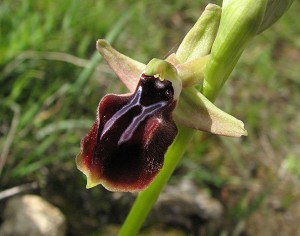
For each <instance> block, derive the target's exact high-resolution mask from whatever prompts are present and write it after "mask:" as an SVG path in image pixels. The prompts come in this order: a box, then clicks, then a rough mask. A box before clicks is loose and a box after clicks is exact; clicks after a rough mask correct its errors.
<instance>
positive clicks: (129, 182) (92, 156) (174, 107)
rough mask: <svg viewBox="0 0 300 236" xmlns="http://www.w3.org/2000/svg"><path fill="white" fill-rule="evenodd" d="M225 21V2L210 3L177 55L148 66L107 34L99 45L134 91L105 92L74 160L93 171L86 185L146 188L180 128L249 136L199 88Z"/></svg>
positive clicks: (85, 169) (127, 85) (89, 171)
mask: <svg viewBox="0 0 300 236" xmlns="http://www.w3.org/2000/svg"><path fill="white" fill-rule="evenodd" d="M219 19H220V8H219V7H218V6H215V5H208V7H207V8H206V11H205V12H204V13H203V15H202V16H201V17H200V19H199V20H198V22H197V23H196V24H195V26H194V27H193V28H192V29H191V31H190V32H189V33H188V34H187V35H186V37H185V38H184V40H183V42H182V43H181V45H180V46H179V48H178V50H177V52H176V53H175V54H171V55H170V56H169V57H167V58H166V59H165V60H161V59H156V58H154V59H152V60H151V61H150V62H149V63H148V64H147V65H145V64H143V63H140V62H138V61H135V60H133V59H131V58H129V57H127V56H125V55H123V54H121V53H119V52H118V51H116V50H115V49H114V48H113V47H112V46H111V45H109V44H108V43H107V42H106V41H105V40H102V39H101V40H98V41H97V44H96V47H97V50H98V51H99V52H100V54H101V55H102V56H103V58H104V59H105V60H106V61H107V63H108V64H109V66H110V67H111V69H112V70H113V71H114V72H115V74H116V75H117V76H118V77H119V79H120V80H121V81H122V82H123V83H124V84H125V86H126V87H127V88H128V89H129V93H128V94H122V95H116V94H108V95H106V96H104V97H103V98H102V99H101V101H100V103H99V105H98V108H97V114H96V121H95V123H94V124H93V126H92V128H91V130H90V131H89V133H88V134H87V135H86V136H85V137H84V138H83V139H82V142H81V152H80V153H79V155H78V156H77V157H76V163H77V167H78V169H79V170H81V171H82V172H83V173H84V174H85V175H86V176H87V188H91V187H94V186H96V185H98V184H102V185H103V186H104V187H105V188H107V189H108V190H111V191H129V192H136V191H142V190H143V189H145V188H146V187H147V186H148V185H149V184H150V183H151V182H152V181H153V179H154V178H155V176H156V175H157V174H158V172H159V171H160V169H161V168H162V166H163V162H164V155H165V153H166V151H167V149H168V147H169V146H170V145H171V143H172V142H173V140H174V138H175V136H176V134H177V126H184V127H189V128H192V129H196V130H201V131H206V132H210V133H213V134H218V135H224V136H230V137H240V136H242V135H247V131H246V130H245V129H244V124H243V122H242V121H240V120H238V119H236V118H234V117H233V116H231V115H229V114H227V113H225V112H224V111H222V110H221V109H219V108H217V107H216V106H215V105H214V104H213V103H211V102H210V101H209V100H208V99H207V98H206V97H205V96H204V95H203V94H201V92H200V91H199V90H198V89H197V88H196V85H201V83H202V82H203V78H204V75H203V69H204V68H205V65H206V62H207V61H208V58H209V52H210V50H211V46H212V42H213V39H214V37H215V35H216V32H217V30H218V23H219ZM203 25H205V28H204V27H203ZM204 29H205V30H204ZM201 38H205V43H203V42H201V40H199V39H201Z"/></svg>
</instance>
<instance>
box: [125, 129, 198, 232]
mask: <svg viewBox="0 0 300 236" xmlns="http://www.w3.org/2000/svg"><path fill="white" fill-rule="evenodd" d="M193 134H194V131H193V130H192V129H187V128H180V129H179V132H178V135H177V136H176V139H175V141H174V142H173V144H172V145H171V146H170V148H169V149H168V151H167V153H166V155H165V163H164V166H163V168H162V170H161V171H160V173H159V174H158V176H157V177H156V179H155V180H154V181H153V183H152V184H151V185H150V186H149V187H148V188H147V189H146V190H144V191H143V192H141V193H139V195H138V197H137V199H136V200H135V202H134V205H133V206H132V208H131V210H130V213H129V215H128V216H127V218H126V220H125V222H124V224H123V226H122V228H121V230H120V232H119V236H128V235H131V236H133V235H136V234H137V233H138V231H139V229H140V228H141V226H142V225H143V223H144V221H145V219H146V217H147V216H148V214H149V212H150V210H151V209H152V207H153V205H154V204H155V202H156V200H157V198H158V196H159V194H160V193H161V191H162V190H163V188H164V187H165V185H166V183H167V182H168V180H169V178H170V177H171V175H172V173H173V171H174V170H175V168H176V166H177V165H178V163H179V162H180V160H181V157H182V156H183V154H184V152H185V150H186V147H187V145H188V144H189V142H190V140H191V138H192V136H193Z"/></svg>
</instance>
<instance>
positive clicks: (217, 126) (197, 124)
mask: <svg viewBox="0 0 300 236" xmlns="http://www.w3.org/2000/svg"><path fill="white" fill-rule="evenodd" d="M173 118H174V120H175V121H176V122H177V123H178V124H180V125H182V126H185V127H189V128H193V129H197V130H202V131H207V132H210V133H213V134H218V135H223V136H230V137H240V136H242V135H244V136H247V130H246V129H245V128H244V123H243V122H242V121H240V120H238V119H236V118H235V117H233V116H231V115H229V114H227V113H226V112H224V111H222V110H221V109H219V108H217V107H216V106H215V105H214V104H213V103H212V102H210V101H209V100H208V99H207V98H206V97H204V96H203V95H202V94H201V93H200V92H199V91H198V90H197V89H195V88H193V87H191V88H186V89H184V90H183V91H182V92H181V95H180V99H179V101H178V104H177V106H176V109H175V111H174V112H173Z"/></svg>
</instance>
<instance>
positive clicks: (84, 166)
mask: <svg viewBox="0 0 300 236" xmlns="http://www.w3.org/2000/svg"><path fill="white" fill-rule="evenodd" d="M173 95H174V90H173V87H172V84H171V82H170V81H167V80H164V81H161V80H160V79H158V78H154V77H152V76H145V75H142V76H141V78H140V82H139V84H138V86H137V88H136V90H135V92H134V94H132V95H127V96H126V95H114V94H109V95H106V96H105V97H104V98H103V99H102V100H101V101H100V104H99V107H98V114H97V121H96V122H95V124H94V125H93V127H92V129H91V130H90V132H89V133H88V134H87V135H86V137H85V138H84V139H83V140H82V150H81V153H80V154H79V155H78V157H77V165H78V167H79V169H80V170H82V171H83V172H84V173H85V174H86V175H87V176H88V187H92V186H95V185H97V184H103V185H104V186H105V187H106V188H107V189H109V190H113V191H140V190H142V189H144V188H145V187H147V186H148V185H149V184H150V183H151V181H152V180H153V179H154V177H155V176H156V175H157V173H158V172H159V170H160V169H161V167H162V165H163V160H164V154H165V152H166V151H167V149H168V147H169V145H171V143H172V142H173V140H174V138H175V136H176V134H177V128H176V125H175V123H174V121H173V119H172V111H173V110H174V108H175V103H176V102H175V101H174V99H173Z"/></svg>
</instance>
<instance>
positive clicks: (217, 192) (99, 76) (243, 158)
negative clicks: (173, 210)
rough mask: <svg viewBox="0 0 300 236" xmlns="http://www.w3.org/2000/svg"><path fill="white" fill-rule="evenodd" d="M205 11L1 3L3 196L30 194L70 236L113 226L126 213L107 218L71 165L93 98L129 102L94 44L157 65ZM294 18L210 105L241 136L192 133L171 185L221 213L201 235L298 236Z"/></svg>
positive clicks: (182, 1)
mask: <svg viewBox="0 0 300 236" xmlns="http://www.w3.org/2000/svg"><path fill="white" fill-rule="evenodd" d="M208 2H209V1H195V0H194V1H192V0H176V1H156V0H154V1H146V0H143V1H130V0H119V1H111V0H98V1H96V0H87V1H79V0H65V1H53V0H43V1H34V0H26V1H21V0H14V1H11V0H2V1H1V2H0V26H1V27H0V104H1V105H0V154H1V163H2V164H1V165H0V171H1V173H0V174H1V175H0V193H1V190H5V189H8V188H11V187H14V186H19V185H22V184H25V183H32V182H34V183H37V184H38V186H39V187H38V189H35V190H32V191H33V192H35V193H37V194H39V195H41V196H43V197H44V198H46V199H47V200H49V201H50V202H52V203H54V204H55V205H57V206H58V207H59V208H60V209H61V210H62V211H63V213H64V214H65V215H66V217H67V220H68V234H69V235H83V234H96V232H98V231H99V230H100V231H101V230H102V229H104V228H105V227H106V226H109V225H119V224H121V223H122V222H123V220H124V217H125V216H126V214H127V211H128V209H129V208H128V207H129V206H127V207H124V208H125V209H123V208H122V207H123V205H122V206H120V207H119V208H118V209H117V210H116V208H117V206H116V205H118V204H121V203H119V202H118V201H114V202H112V200H111V193H109V192H107V191H106V190H105V189H103V188H102V187H101V186H98V187H96V188H94V189H91V190H86V189H85V178H84V176H83V175H82V174H81V172H79V171H77V169H76V166H75V163H74V158H75V156H76V154H77V153H78V152H79V147H80V145H79V143H80V139H81V138H82V137H83V136H84V135H85V134H86V133H87V131H88V130H89V128H90V126H91V124H92V123H93V121H94V119H95V111H96V107H97V105H98V102H99V100H100V99H101V97H102V96H103V95H104V94H106V93H108V92H114V93H122V92H126V89H125V87H124V86H123V85H122V84H121V83H120V82H119V81H118V80H117V79H116V76H115V75H114V74H113V73H112V72H111V71H110V69H109V68H108V66H107V65H106V64H105V62H104V61H102V60H101V58H100V56H99V55H98V54H95V42H96V40H97V39H99V38H106V39H109V40H110V42H111V43H112V44H113V46H114V47H115V48H116V49H118V50H119V51H121V52H122V53H124V54H126V55H128V56H130V57H133V58H135V59H136V60H139V61H142V62H144V63H148V61H149V60H150V59H151V58H153V57H157V58H165V57H166V56H167V55H169V54H170V53H171V52H174V51H175V50H176V48H177V47H178V46H179V43H180V42H181V40H182V38H183V37H184V35H185V33H186V32H187V31H188V30H189V29H190V28H191V27H192V25H193V23H195V21H196V20H197V19H198V17H199V16H200V14H201V12H202V11H203V9H204V7H205V6H206V4H207V3H208ZM210 2H213V3H216V4H219V5H221V1H210ZM299 12H300V4H299V1H295V2H294V4H293V5H292V7H291V8H290V9H289V11H288V12H286V14H285V15H284V16H283V17H282V18H281V19H280V20H279V22H277V23H276V24H275V25H273V26H272V27H271V28H270V29H268V30H267V31H265V32H263V33H262V34H261V35H259V36H257V37H256V38H255V40H253V41H252V42H251V43H250V44H249V46H248V47H247V49H246V51H245V52H244V53H243V55H242V57H241V60H240V61H239V63H238V65H237V67H236V69H235V70H234V72H233V74H232V75H231V78H230V79H229V81H228V82H227V84H226V85H225V87H224V89H223V90H222V92H221V94H220V96H219V97H218V99H217V102H216V103H217V105H218V106H219V107H220V108H222V109H223V110H225V111H226V112H228V113H230V114H232V115H234V116H235V117H238V118H239V119H241V120H243V121H244V123H245V124H246V128H247V130H248V133H249V136H248V137H246V138H241V139H233V138H226V137H217V136H214V135H209V134H204V135H203V134H200V133H199V134H197V135H196V136H195V137H194V139H193V142H192V143H191V144H190V146H189V148H188V151H187V153H186V154H185V156H184V158H183V161H182V162H181V165H180V166H179V167H178V169H177V170H176V172H175V174H174V176H173V177H172V179H171V184H176V183H177V182H179V181H180V180H182V179H191V180H192V181H194V182H195V183H196V184H197V186H198V188H199V189H202V190H205V191H206V192H207V193H209V194H210V196H212V197H213V198H214V199H216V200H218V201H219V202H220V203H222V205H223V207H224V214H223V218H222V220H221V222H217V223H216V222H208V223H207V224H204V225H203V226H201V227H203V230H204V231H203V232H205V233H206V234H207V235H240V234H241V233H244V235H274V234H276V233H277V234H276V235H296V234H297V233H299V234H300V231H299V229H298V224H299V222H300V190H299V187H298V186H299V184H300V157H299V156H300V145H299V140H300V114H299V112H298V111H299V107H300V78H299V76H300V67H299V61H300V21H299V17H298V15H299ZM4 202H5V201H1V202H0V205H1V206H3V204H4ZM125 205H126V204H125ZM120 209H121V210H120ZM116 212H117V213H118V214H117V216H116V214H115V216H114V217H112V216H111V215H112V214H113V213H116ZM0 213H1V208H0ZM148 226H149V227H150V228H151V227H153V224H151V222H150V223H149V224H148ZM181 230H183V235H188V234H191V232H190V231H189V230H188V229H181ZM278 233H279V234H278Z"/></svg>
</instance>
